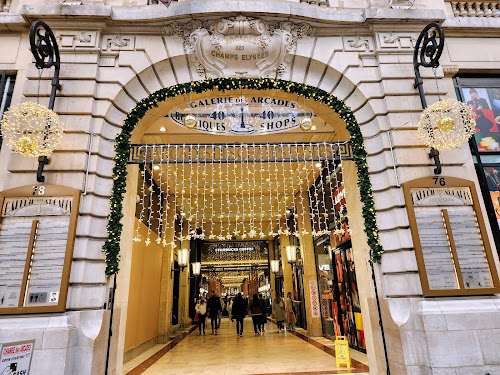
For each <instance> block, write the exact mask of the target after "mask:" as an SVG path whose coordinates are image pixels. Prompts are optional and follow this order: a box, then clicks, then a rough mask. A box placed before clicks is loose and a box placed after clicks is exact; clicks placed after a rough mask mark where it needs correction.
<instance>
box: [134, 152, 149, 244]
mask: <svg viewBox="0 0 500 375" xmlns="http://www.w3.org/2000/svg"><path fill="white" fill-rule="evenodd" d="M143 147H144V146H140V147H139V152H140V150H141V148H143ZM147 154H148V146H146V147H145V152H144V163H143V164H142V165H143V169H142V170H141V167H140V166H139V173H140V174H141V175H142V186H141V195H140V196H139V199H140V202H141V212H140V214H139V220H138V221H137V227H136V229H135V237H134V241H135V242H141V236H140V235H139V228H140V226H141V222H142V220H144V211H145V210H146V206H145V203H144V199H145V196H146V173H145V171H146V157H147Z"/></svg>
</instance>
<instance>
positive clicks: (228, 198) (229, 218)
mask: <svg viewBox="0 0 500 375" xmlns="http://www.w3.org/2000/svg"><path fill="white" fill-rule="evenodd" d="M225 152H226V182H227V234H226V239H227V240H230V239H231V238H232V237H233V235H232V234H231V205H232V202H231V199H232V197H231V183H230V180H229V145H228V144H227V143H226V148H225ZM233 169H234V168H233ZM221 182H222V181H221Z"/></svg>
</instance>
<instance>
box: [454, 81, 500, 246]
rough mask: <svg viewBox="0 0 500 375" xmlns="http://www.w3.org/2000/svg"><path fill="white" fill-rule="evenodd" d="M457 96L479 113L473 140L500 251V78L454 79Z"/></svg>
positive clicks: (481, 180) (474, 155)
mask: <svg viewBox="0 0 500 375" xmlns="http://www.w3.org/2000/svg"><path fill="white" fill-rule="evenodd" d="M454 81H455V85H456V87H457V96H458V98H459V99H460V100H462V101H463V102H465V103H467V104H468V105H469V106H470V107H471V108H472V109H474V111H475V113H476V134H475V137H474V138H473V139H471V141H470V143H469V144H470V148H471V151H472V155H473V157H474V162H475V165H476V171H477V175H478V180H479V184H480V186H481V190H482V193H483V197H484V200H485V206H486V209H487V213H488V217H489V219H490V224H491V226H492V232H493V236H494V238H495V242H496V246H497V249H498V248H500V229H499V228H500V201H499V199H500V129H499V127H500V79H499V78H497V77H494V76H472V75H466V76H461V77H456V78H454Z"/></svg>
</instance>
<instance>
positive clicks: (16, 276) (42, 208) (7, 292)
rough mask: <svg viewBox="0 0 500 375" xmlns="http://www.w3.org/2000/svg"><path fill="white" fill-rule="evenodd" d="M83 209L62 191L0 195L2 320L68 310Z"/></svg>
mask: <svg viewBox="0 0 500 375" xmlns="http://www.w3.org/2000/svg"><path fill="white" fill-rule="evenodd" d="M79 204H80V191H79V190H76V189H72V188H68V187H63V186H57V185H39V186H22V187H18V188H14V189H9V190H5V191H3V192H0V207H1V210H2V211H1V214H0V314H22V313H45V312H62V311H64V310H65V308H66V298H67V294H68V283H69V276H70V271H71V261H72V257H73V246H74V242H75V235H76V222H77V218H78V207H79Z"/></svg>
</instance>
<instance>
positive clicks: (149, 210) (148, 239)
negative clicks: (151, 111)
mask: <svg viewBox="0 0 500 375" xmlns="http://www.w3.org/2000/svg"><path fill="white" fill-rule="evenodd" d="M154 151H155V146H153V147H152V149H151V152H152V156H151V169H150V174H149V188H148V190H149V206H148V220H147V224H148V235H147V238H146V241H145V242H144V243H145V244H146V246H149V245H150V244H151V239H150V237H151V225H152V220H151V219H152V218H153V215H154V213H153V191H154V189H153V186H154V183H153V170H154V169H153V167H154V166H153V159H154V156H153V155H154Z"/></svg>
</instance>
